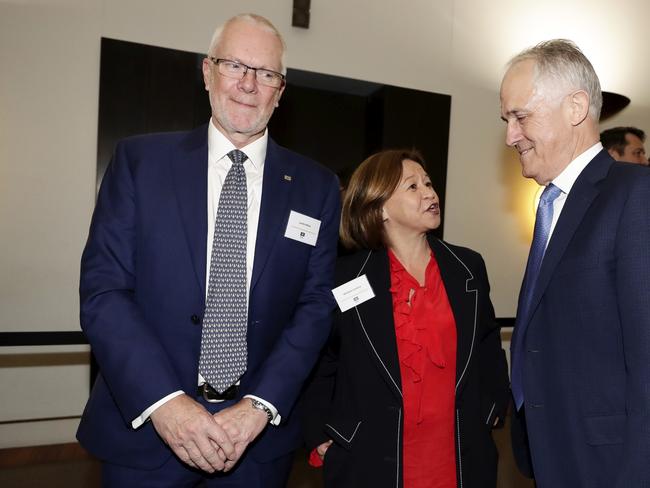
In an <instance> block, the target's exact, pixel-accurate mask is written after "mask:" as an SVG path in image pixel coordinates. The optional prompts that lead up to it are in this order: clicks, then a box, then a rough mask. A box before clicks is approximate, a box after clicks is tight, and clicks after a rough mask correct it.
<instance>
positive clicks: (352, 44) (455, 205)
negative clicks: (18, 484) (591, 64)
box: [0, 0, 650, 447]
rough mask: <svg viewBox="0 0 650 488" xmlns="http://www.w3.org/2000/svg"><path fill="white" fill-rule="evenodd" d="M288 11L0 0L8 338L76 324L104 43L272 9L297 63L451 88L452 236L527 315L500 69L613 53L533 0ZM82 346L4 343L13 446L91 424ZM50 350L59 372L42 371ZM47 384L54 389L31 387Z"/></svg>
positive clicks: (258, 2)
mask: <svg viewBox="0 0 650 488" xmlns="http://www.w3.org/2000/svg"><path fill="white" fill-rule="evenodd" d="M291 3H292V2H291V1H289V0H240V1H238V2H225V1H214V0H210V1H208V0H197V1H194V2H191V3H187V2H177V1H172V0H49V1H47V0H40V1H39V0H13V1H4V0H0V242H1V244H2V247H1V248H2V253H1V254H0V331H22V330H26V331H29V330H31V331H35V330H78V318H77V317H78V298H77V286H78V263H79V256H80V253H81V250H82V247H83V244H84V240H85V237H86V232H87V228H88V223H89V219H90V215H91V212H92V207H93V201H94V193H93V188H94V187H93V185H94V178H95V159H96V141H97V138H96V131H97V106H98V84H99V48H100V38H101V37H102V36H104V37H112V38H117V39H123V40H129V41H135V42H141V43H148V44H153V45H159V46H165V47H173V48H178V49H185V50H190V51H204V50H205V49H206V45H207V43H208V41H209V39H210V35H211V32H212V30H213V28H214V26H215V25H216V24H218V23H219V22H221V21H223V20H225V19H226V18H228V17H229V16H231V15H233V14H235V13H238V12H240V11H255V12H257V13H260V14H262V15H265V16H267V17H269V18H270V19H271V20H272V21H273V22H274V23H275V24H276V25H277V26H278V27H279V29H280V30H281V31H282V32H283V33H285V36H286V40H287V44H288V47H289V66H291V67H294V68H300V69H305V70H312V71H320V72H324V73H329V74H335V75H341V76H348V77H352V78H359V79H364V80H369V81H377V82H383V83H390V84H394V85H399V86H405V87H411V88H418V89H422V90H429V91H434V92H440V93H446V94H450V95H452V114H451V134H450V135H451V138H450V147H449V169H448V182H447V202H446V209H445V237H446V239H447V240H449V241H451V242H454V243H458V244H463V245H467V246H470V247H473V248H475V249H477V250H479V251H480V252H481V253H482V254H483V255H484V257H485V259H486V262H487V266H488V271H489V274H490V278H491V282H492V288H493V295H492V297H493V301H494V304H495V308H496V312H497V315H498V316H502V317H508V316H513V315H514V313H515V306H516V295H517V291H518V288H519V283H520V277H521V274H522V270H523V267H524V263H525V259H526V254H527V251H528V243H529V239H530V234H531V227H532V218H533V210H532V194H533V193H534V191H535V185H534V184H531V183H530V182H526V181H523V180H522V178H521V177H520V176H519V167H518V163H517V161H516V159H514V158H513V155H512V154H511V153H510V152H508V151H506V150H505V148H504V146H503V135H504V131H503V126H502V123H501V122H500V120H499V114H498V112H499V101H498V82H499V78H500V75H501V66H503V64H504V63H505V61H506V60H507V58H508V56H509V55H511V54H513V53H514V52H516V51H517V50H519V49H521V48H523V47H525V46H527V45H530V44H532V43H534V42H536V41H538V40H541V38H542V37H555V36H563V37H571V38H575V39H576V40H577V41H578V42H581V40H585V43H586V47H585V51H586V52H587V55H588V56H591V54H592V52H593V53H600V49H599V44H598V43H599V42H600V40H599V38H595V37H593V38H592V37H589V35H588V33H585V32H584V29H585V28H586V27H585V26H578V25H575V23H573V24H571V23H567V25H566V26H563V25H561V22H558V23H555V24H554V25H553V29H549V31H548V33H546V32H544V33H540V32H539V29H538V25H539V18H540V15H543V14H544V15H548V14H547V13H546V12H544V11H542V10H539V9H544V8H546V9H550V10H551V11H552V9H553V8H554V7H558V6H560V5H563V3H562V2H554V1H551V2H550V3H549V2H546V3H545V6H541V5H540V6H537V7H535V8H536V9H538V11H537V12H531V11H528V12H523V11H522V12H518V11H517V9H518V8H520V5H521V3H520V2H513V1H510V0H498V1H497V2H496V3H495V2H491V3H490V4H489V10H486V9H485V8H484V7H483V6H484V5H487V4H485V3H484V2H479V1H471V0H439V1H435V2H434V1H431V0H410V1H409V2H398V1H396V0H354V1H351V0H314V1H313V2H312V10H311V16H312V21H311V27H310V29H309V30H303V29H297V28H292V27H291V25H290V19H291ZM574 3H578V4H583V5H584V7H585V9H589V10H590V11H593V10H598V9H595V8H594V7H593V2H591V1H587V0H584V1H582V0H581V1H579V2H574ZM506 14H507V15H506ZM600 15H601V16H602V15H603V14H600ZM508 16H515V18H517V19H518V20H517V22H512V21H511V17H508ZM596 23H597V22H596ZM533 27H535V28H534V29H533ZM562 29H564V30H562ZM592 41H593V42H592ZM590 49H591V51H590ZM602 66H603V61H599V63H598V64H597V65H596V68H597V69H599V68H600V67H602ZM607 73H609V71H608V72H607ZM613 79H614V80H616V78H615V77H614V78H613ZM643 81H644V82H645V80H643ZM637 82H638V80H637ZM617 87H618V85H616V83H614V86H613V87H612V88H609V87H608V86H605V89H612V90H614V89H615V88H617ZM619 121H620V123H626V124H627V123H633V124H637V125H639V126H641V127H645V128H647V129H650V109H649V108H648V106H643V105H633V106H631V107H630V108H628V109H627V110H626V111H624V112H623V114H621V115H620V116H619V117H618V118H617V119H615V120H614V121H611V123H610V124H609V125H610V126H611V125H614V124H616V123H618V122H619ZM405 123H408V121H405ZM84 351H87V348H83V347H74V348H71V347H68V348H65V347H64V348H61V347H58V348H38V349H33V348H32V349H27V348H11V350H7V349H0V390H2V392H3V402H2V405H0V447H8V446H18V445H28V444H39V443H42V444H46V443H54V442H65V441H68V440H71V439H72V438H73V433H74V429H75V426H76V420H75V419H67V420H60V421H48V422H38V423H6V422H7V421H14V420H19V419H22V418H30V417H39V418H52V417H68V416H76V415H79V414H80V413H81V410H82V408H83V404H84V400H85V398H86V395H87V376H88V367H87V364H86V360H85V359H84V358H86V357H87V353H85V352H84ZM37 352H38V353H39V354H40V355H41V356H38V357H37V356H34V355H33V354H32V353H37ZM66 354H67V355H66ZM84 354H86V356H84ZM43 355H45V356H43ZM80 355H81V356H80ZM39 357H40V358H41V359H42V360H43V362H42V363H40V364H45V365H46V366H41V367H38V366H34V364H38V360H39V359H38V358H39ZM35 358H36V360H35ZM62 358H68V359H69V361H68V363H67V364H62V363H65V361H64V360H63V359H62ZM43 385H45V386H43ZM39 389H40V391H42V392H44V394H42V395H37V396H34V395H33V394H32V393H30V391H32V390H36V391H38V390H39ZM26 404H27V405H28V408H25V405H26ZM3 422H4V423H3Z"/></svg>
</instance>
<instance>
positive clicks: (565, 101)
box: [501, 60, 576, 185]
mask: <svg viewBox="0 0 650 488" xmlns="http://www.w3.org/2000/svg"><path fill="white" fill-rule="evenodd" d="M562 90H563V89H562V87H556V86H552V84H551V82H550V81H546V82H541V81H540V80H536V79H535V61H533V60H525V61H521V62H519V63H517V64H515V65H513V66H512V67H511V68H510V69H509V70H508V72H507V73H506V75H505V77H504V78H503V82H502V84H501V118H502V119H503V120H504V121H505V122H506V123H507V124H508V125H507V130H506V144H507V145H508V146H510V147H514V148H515V149H516V150H517V152H518V153H519V161H520V162H521V167H522V174H523V175H524V176H525V177H526V178H533V179H534V180H535V181H536V182H537V183H538V184H540V185H546V184H548V183H549V182H550V181H552V180H553V179H554V178H555V177H556V176H557V175H559V174H560V173H561V172H562V170H563V169H564V168H566V166H567V165H568V164H569V163H570V162H571V161H572V160H573V158H574V155H575V152H576V141H574V131H573V127H574V125H575V124H572V115H573V114H572V113H571V106H570V100H569V99H570V95H571V94H570V93H569V90H564V92H563V91H562Z"/></svg>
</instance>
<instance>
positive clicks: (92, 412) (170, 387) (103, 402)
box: [77, 125, 340, 469]
mask: <svg viewBox="0 0 650 488" xmlns="http://www.w3.org/2000/svg"><path fill="white" fill-rule="evenodd" d="M207 168H208V144H207V125H205V126H202V127H200V128H198V129H195V130H193V131H191V132H181V133H168V134H155V135H146V136H138V137H133V138H129V139H126V140H124V141H121V142H120V143H118V145H117V147H116V150H115V154H114V156H113V160H112V162H111V164H110V166H109V168H108V169H107V172H106V175H105V176H104V180H103V182H102V187H101V190H100V192H99V196H98V200H97V205H96V208H95V211H94V214H93V219H92V224H91V227H90V233H89V237H88V242H87V244H86V248H85V250H84V253H83V257H82V262H81V284H80V295H81V325H82V328H83V330H84V332H85V334H86V337H87V338H88V341H89V342H90V344H91V346H92V350H93V353H94V354H95V356H96V358H97V362H98V364H99V367H100V375H99V376H98V378H97V381H96V383H95V385H94V387H93V390H92V392H91V395H90V399H89V401H88V404H87V406H86V409H85V411H84V414H83V417H82V420H81V424H80V426H79V430H78V432H77V437H78V439H79V440H80V442H81V443H82V445H84V447H86V448H87V449H88V450H89V451H90V452H91V453H93V454H94V455H96V456H97V457H98V458H100V459H102V460H104V461H108V462H111V463H116V464H122V465H126V466H133V467H139V468H145V469H147V468H154V467H156V466H160V465H161V464H162V463H163V462H165V461H166V460H167V459H168V457H169V456H170V455H171V451H170V450H169V449H168V448H167V446H166V445H164V443H163V442H162V441H161V439H160V438H159V437H158V435H157V434H156V432H155V430H154V428H153V425H152V424H151V423H150V422H147V423H146V424H145V425H143V426H142V427H141V428H139V429H137V430H134V429H132V427H131V421H132V420H133V419H134V418H136V417H138V416H139V415H140V414H141V413H142V412H143V411H144V410H145V409H146V408H148V407H149V406H151V405H152V404H154V403H155V402H157V401H158V400H160V399H161V398H163V397H164V396H166V395H168V394H169V393H172V392H174V391H177V390H183V391H185V392H186V393H188V394H189V395H191V396H193V395H195V394H196V389H197V378H198V359H199V349H200V342H201V325H200V324H201V319H202V315H203V310H204V307H205V286H206V284H205V276H206V255H207V253H206V240H207ZM291 210H295V211H296V212H299V213H301V214H304V215H308V216H310V217H313V218H315V219H318V220H320V221H321V227H320V233H319V235H318V241H317V243H316V246H311V245H308V244H305V243H301V242H297V241H295V240H292V239H289V238H286V237H284V232H285V229H286V227H287V222H288V218H289V213H290V211H291ZM339 214H340V194H339V185H338V180H337V178H336V176H335V175H334V174H333V173H331V172H330V171H329V170H327V169H325V168H324V167H322V166H320V165H318V164H316V163H314V162H313V161H311V160H309V159H306V158H304V157H302V156H299V155H298V154H295V153H293V152H291V151H289V150H287V149H285V148H282V147H280V146H278V145H277V144H276V143H274V142H273V141H272V140H271V139H270V138H269V142H268V148H267V154H266V160H265V165H264V179H263V187H262V202H261V210H260V217H259V226H258V234H257V242H256V247H255V260H254V264H253V272H252V279H251V286H250V294H249V312H248V333H247V341H248V369H247V371H246V373H245V374H244V376H243V377H242V379H241V388H240V396H243V395H245V394H253V395H256V396H259V397H261V398H264V399H265V400H267V401H269V402H271V403H272V404H273V405H274V406H276V407H277V408H278V410H279V412H280V414H281V415H282V420H283V421H282V424H281V425H280V426H278V427H274V426H269V427H268V428H267V429H265V431H264V432H263V433H262V434H261V436H260V438H259V439H258V440H257V441H256V443H255V444H254V445H253V446H252V448H249V449H251V451H252V452H251V453H250V454H252V455H253V456H255V457H256V458H257V459H258V460H266V459H271V458H273V457H274V456H280V455H282V454H285V453H287V452H289V451H290V450H291V449H293V448H295V447H296V446H297V445H298V443H299V435H298V434H299V430H298V424H299V422H296V421H295V417H296V416H293V417H292V415H291V411H292V408H293V405H294V402H295V400H296V398H297V396H298V393H299V391H300V389H301V387H302V384H303V381H304V379H305V378H306V377H307V375H308V374H309V372H310V370H311V368H312V366H313V363H314V362H315V360H316V358H317V356H318V353H319V351H320V349H321V347H322V345H323V343H324V342H325V340H326V338H327V336H328V334H329V331H330V320H331V311H332V309H333V306H334V301H333V297H332V294H331V288H332V282H333V275H334V264H335V259H336V245H337V237H338V226H339ZM232 403H233V402H225V403H222V404H219V406H218V407H215V408H223V407H224V406H227V405H231V404H232Z"/></svg>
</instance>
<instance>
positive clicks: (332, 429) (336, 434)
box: [325, 420, 361, 451]
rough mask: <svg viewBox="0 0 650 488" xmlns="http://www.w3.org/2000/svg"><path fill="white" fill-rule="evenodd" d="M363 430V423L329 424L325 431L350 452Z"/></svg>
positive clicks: (344, 422) (326, 425)
mask: <svg viewBox="0 0 650 488" xmlns="http://www.w3.org/2000/svg"><path fill="white" fill-rule="evenodd" d="M360 429H361V421H360V420H359V421H342V422H328V423H327V424H325V430H326V431H327V433H328V434H329V435H330V437H331V438H332V439H333V440H334V442H336V443H337V444H339V445H340V446H341V447H343V448H344V449H346V450H348V451H349V450H350V449H351V448H352V445H353V444H354V440H355V438H356V436H357V434H358V433H359V430H360Z"/></svg>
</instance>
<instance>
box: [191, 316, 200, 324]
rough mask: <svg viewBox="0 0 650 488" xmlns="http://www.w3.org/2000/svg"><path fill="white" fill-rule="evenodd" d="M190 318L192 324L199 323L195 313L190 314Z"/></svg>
mask: <svg viewBox="0 0 650 488" xmlns="http://www.w3.org/2000/svg"><path fill="white" fill-rule="evenodd" d="M190 320H191V321H192V323H193V324H194V325H199V324H200V323H201V318H200V317H199V316H198V315H196V314H194V315H192V316H191V317H190Z"/></svg>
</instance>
